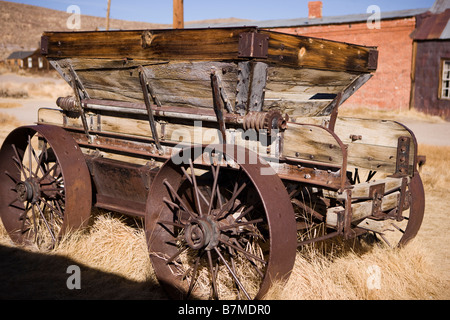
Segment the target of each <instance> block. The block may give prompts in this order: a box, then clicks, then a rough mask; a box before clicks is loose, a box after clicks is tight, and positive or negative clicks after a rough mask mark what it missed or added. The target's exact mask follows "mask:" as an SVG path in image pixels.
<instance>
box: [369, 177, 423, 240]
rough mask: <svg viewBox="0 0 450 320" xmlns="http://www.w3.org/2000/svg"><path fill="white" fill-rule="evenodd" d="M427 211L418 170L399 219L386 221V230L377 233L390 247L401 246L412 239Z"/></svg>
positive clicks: (406, 194) (410, 183)
mask: <svg viewBox="0 0 450 320" xmlns="http://www.w3.org/2000/svg"><path fill="white" fill-rule="evenodd" d="M424 212H425V192H424V189H423V184H422V179H421V178H420V175H419V173H418V172H415V173H414V176H413V177H412V178H411V180H410V182H409V183H408V185H407V187H406V193H405V199H404V203H403V211H402V213H401V214H400V215H399V218H397V219H394V218H392V219H389V220H387V221H385V225H386V228H385V231H384V232H383V233H375V235H376V236H377V238H378V237H379V238H381V239H382V240H383V241H384V242H385V243H386V244H387V245H388V246H390V247H401V246H404V245H406V244H407V243H408V242H409V241H410V240H412V239H413V238H414V237H415V236H416V235H417V232H418V231H419V229H420V226H421V225H422V221H423V217H424Z"/></svg>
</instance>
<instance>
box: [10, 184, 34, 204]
mask: <svg viewBox="0 0 450 320" xmlns="http://www.w3.org/2000/svg"><path fill="white" fill-rule="evenodd" d="M15 190H16V192H17V199H19V200H20V201H29V202H31V203H35V202H36V201H37V200H38V195H39V187H38V185H37V184H36V183H35V182H34V181H32V180H29V179H27V180H25V181H20V182H19V183H17V184H16V187H15Z"/></svg>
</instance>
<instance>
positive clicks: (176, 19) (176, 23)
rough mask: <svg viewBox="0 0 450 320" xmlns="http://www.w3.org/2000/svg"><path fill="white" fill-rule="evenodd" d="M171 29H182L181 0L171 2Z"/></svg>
mask: <svg viewBox="0 0 450 320" xmlns="http://www.w3.org/2000/svg"><path fill="white" fill-rule="evenodd" d="M173 28H174V29H183V28H184V13H183V0H173Z"/></svg>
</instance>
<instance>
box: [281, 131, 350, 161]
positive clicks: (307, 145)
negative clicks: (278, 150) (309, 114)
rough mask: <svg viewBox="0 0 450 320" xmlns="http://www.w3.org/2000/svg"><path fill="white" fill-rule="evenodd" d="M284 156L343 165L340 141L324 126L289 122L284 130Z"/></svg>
mask: <svg viewBox="0 0 450 320" xmlns="http://www.w3.org/2000/svg"><path fill="white" fill-rule="evenodd" d="M283 156H284V157H289V158H298V159H304V160H310V161H311V160H314V161H320V162H324V163H332V164H335V165H342V161H343V152H342V150H341V147H340V146H339V143H338V141H337V140H336V139H335V137H333V135H332V134H331V133H329V132H328V131H327V130H326V129H324V128H322V127H317V126H312V125H307V124H295V123H289V124H288V129H287V130H286V131H285V132H284V141H283Z"/></svg>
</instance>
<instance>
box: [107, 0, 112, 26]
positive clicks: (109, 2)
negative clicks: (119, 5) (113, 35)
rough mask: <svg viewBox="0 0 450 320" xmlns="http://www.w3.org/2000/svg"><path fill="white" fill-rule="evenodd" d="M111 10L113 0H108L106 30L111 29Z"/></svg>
mask: <svg viewBox="0 0 450 320" xmlns="http://www.w3.org/2000/svg"><path fill="white" fill-rule="evenodd" d="M110 11H111V0H108V9H107V11H106V30H109V13H110Z"/></svg>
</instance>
